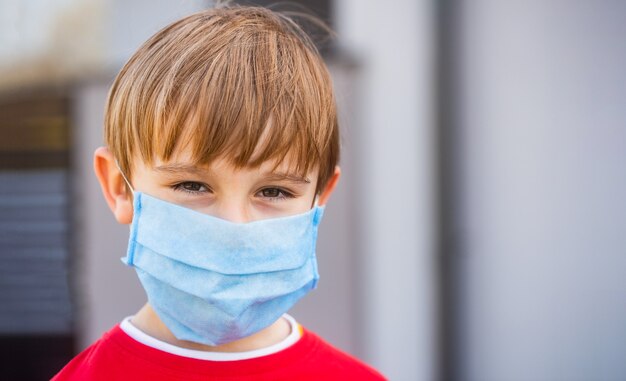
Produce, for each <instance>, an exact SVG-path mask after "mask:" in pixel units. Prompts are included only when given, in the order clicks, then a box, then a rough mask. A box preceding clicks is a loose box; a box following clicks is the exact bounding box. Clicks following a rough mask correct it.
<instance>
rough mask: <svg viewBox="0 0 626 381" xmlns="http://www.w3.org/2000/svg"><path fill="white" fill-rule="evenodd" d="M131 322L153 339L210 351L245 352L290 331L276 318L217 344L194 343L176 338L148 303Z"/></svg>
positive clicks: (267, 344)
mask: <svg viewBox="0 0 626 381" xmlns="http://www.w3.org/2000/svg"><path fill="white" fill-rule="evenodd" d="M131 323H132V324H133V325H134V326H135V327H136V328H138V329H140V330H141V331H143V332H144V333H146V334H147V335H149V336H152V337H154V338H155V339H158V340H161V341H164V342H166V343H168V344H172V345H175V346H177V347H180V348H187V349H193V350H198V351H210V352H246V351H252V350H255V349H261V348H265V347H269V346H270V345H273V344H277V343H279V342H281V341H282V340H284V339H285V338H286V337H287V336H289V333H290V332H291V326H290V324H289V322H288V321H287V320H285V319H284V318H280V319H278V320H277V321H276V322H274V324H272V325H270V326H269V327H267V328H265V329H263V330H261V331H259V332H257V333H255V334H253V335H251V336H248V337H244V338H243V339H239V340H236V341H232V342H230V343H226V344H221V345H217V346H210V345H204V344H198V343H194V342H192V341H185V340H178V339H177V338H176V337H175V336H174V334H172V332H171V331H170V330H169V329H168V328H167V326H166V325H165V323H163V321H162V320H161V319H160V318H159V316H158V315H157V314H156V312H155V311H154V309H152V306H151V305H150V303H146V305H145V306H143V307H142V308H141V309H140V310H139V312H137V313H136V314H135V316H133V317H132V318H131Z"/></svg>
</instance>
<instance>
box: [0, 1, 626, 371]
mask: <svg viewBox="0 0 626 381" xmlns="http://www.w3.org/2000/svg"><path fill="white" fill-rule="evenodd" d="M253 3H256V4H260V5H267V4H269V3H270V2H269V1H267V2H266V1H256V2H253ZM292 3H296V4H301V5H304V6H305V7H307V8H308V9H310V10H312V11H313V13H316V14H317V15H319V16H321V17H323V18H324V19H326V20H327V21H328V22H329V23H330V25H331V26H332V27H333V29H334V30H336V31H337V33H338V37H337V38H336V40H334V41H333V42H331V43H330V44H327V45H324V47H323V52H324V56H325V58H326V60H327V62H328V65H329V67H330V69H331V71H332V73H333V76H334V80H335V85H336V89H337V94H338V101H339V107H340V110H341V122H342V128H343V131H342V133H343V152H342V153H343V158H342V169H343V173H344V177H343V178H342V182H341V184H340V187H339V189H338V191H337V193H336V194H335V195H334V196H333V199H332V200H331V202H330V205H329V207H328V209H327V215H326V217H325V221H324V224H322V227H321V232H320V242H319V249H318V258H319V262H320V274H321V282H320V284H319V288H318V290H316V291H315V292H313V293H312V294H311V295H310V296H308V297H307V298H305V299H304V300H303V301H302V302H301V303H300V304H299V305H297V306H296V308H294V310H293V311H292V314H293V315H294V316H295V318H296V319H297V320H299V321H300V322H301V323H303V324H304V325H305V326H307V327H308V328H310V329H312V330H314V331H316V332H318V333H319V334H320V335H322V336H323V337H325V338H326V339H327V340H328V341H330V342H331V343H333V344H335V345H336V346H338V347H339V348H341V349H343V350H345V351H348V352H350V353H352V354H354V355H356V356H358V357H360V358H362V359H363V360H365V361H366V362H368V363H370V364H372V365H373V366H375V367H376V368H378V369H379V370H380V371H381V372H382V373H384V374H385V375H386V376H387V377H389V378H390V379H392V380H426V381H428V380H433V381H434V380H451V381H460V380H470V381H473V380H475V381H492V380H493V381H517V380H519V381H543V380H545V381H556V380H563V381H572V380H590V381H591V380H593V381H597V380H615V381H618V380H626V232H625V231H624V230H625V227H626V202H624V196H625V195H626V165H625V164H626V44H625V43H624V38H625V36H626V22H625V20H626V2H624V1H619V0H614V1H611V0H603V1H597V0H595V1H593V0H581V1H565V0H548V1H546V0H507V1H495V0H492V1H489V0H465V1H461V0H428V1H427V0H396V1H386V2H375V1H363V0H361V1H357V0H318V1H313V0H311V1H306V0H302V1H292ZM211 4H212V3H211V2H210V1H199V0H150V1H148V0H126V1H121V0H109V1H105V0H81V1H78V0H39V1H34V0H24V1H11V0H0V374H2V378H3V379H7V380H14V379H15V380H45V379H48V378H50V377H51V376H52V375H53V374H54V373H56V372H57V371H58V370H59V369H60V368H61V367H62V366H63V365H64V364H65V363H66V362H67V361H69V360H70V359H71V358H72V357H73V356H74V355H75V354H76V353H78V352H79V351H81V350H83V349H84V348H86V347H87V346H88V345H89V344H91V343H92V342H93V341H94V340H96V339H97V338H98V337H100V335H102V333H103V332H105V331H106V330H108V329H110V328H111V327H112V326H113V325H115V324H116V323H118V322H119V321H121V320H122V319H123V318H124V317H125V316H129V315H132V314H133V313H134V312H135V311H136V310H138V308H139V307H140V306H141V305H142V304H143V303H144V301H145V295H144V293H143V289H142V288H141V286H140V284H139V282H138V281H137V279H136V276H135V274H134V271H133V270H132V269H130V268H127V267H125V266H123V265H122V263H121V262H120V260H119V258H120V257H122V256H124V254H125V251H126V242H127V238H128V227H126V226H120V225H117V224H116V222H115V221H114V219H113V216H112V215H111V213H110V212H109V210H108V208H107V207H106V204H105V202H104V200H103V198H102V196H101V193H100V189H99V187H98V185H97V183H96V179H95V176H94V175H93V171H92V153H93V151H94V149H95V148H96V147H98V146H99V145H101V144H102V121H103V111H104V104H105V99H106V95H107V91H108V88H109V86H110V84H111V82H112V80H113V78H114V76H115V74H116V73H117V72H118V71H119V69H120V68H121V66H122V65H123V64H124V62H125V61H126V60H127V59H128V58H129V57H130V55H131V54H132V53H133V52H134V51H135V50H136V49H137V48H138V47H139V45H140V44H141V43H142V42H143V41H144V40H146V39H147V38H148V37H149V36H150V35H152V34H153V33H154V32H156V31H157V30H159V29H160V28H162V27H164V26H165V25H167V24H168V23H169V22H171V21H174V20H176V19H178V18H180V17H182V16H184V15H187V14H190V13H192V12H195V11H198V10H201V9H203V8H206V7H209V6H211Z"/></svg>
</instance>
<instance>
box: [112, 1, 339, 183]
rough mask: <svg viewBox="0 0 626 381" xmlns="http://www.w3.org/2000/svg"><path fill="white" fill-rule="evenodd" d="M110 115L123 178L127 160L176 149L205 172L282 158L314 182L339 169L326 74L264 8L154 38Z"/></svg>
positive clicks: (290, 29) (196, 21) (292, 30)
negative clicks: (223, 162) (313, 174)
mask: <svg viewBox="0 0 626 381" xmlns="http://www.w3.org/2000/svg"><path fill="white" fill-rule="evenodd" d="M109 109H110V110H111V112H110V115H108V116H107V121H106V124H107V129H108V130H107V131H108V132H107V134H106V139H107V143H108V144H109V146H111V147H112V149H113V151H114V154H115V155H116V157H120V156H122V157H120V160H119V161H120V165H121V166H122V167H123V168H122V169H124V170H126V171H130V168H129V167H130V162H129V160H130V159H129V158H128V157H124V156H130V155H129V153H130V154H132V153H135V154H138V155H139V156H140V158H141V159H142V160H143V161H144V162H145V163H148V164H153V163H154V160H155V159H157V158H158V159H161V160H163V161H169V160H170V159H171V158H172V157H173V156H174V155H175V154H176V153H177V152H180V151H181V150H187V151H188V152H189V153H190V154H191V157H192V160H193V161H194V162H195V163H196V164H201V165H209V164H210V163H211V162H212V161H213V160H215V159H217V158H225V159H227V160H228V161H230V162H231V163H232V164H233V165H234V166H236V167H258V166H260V165H261V164H262V163H264V162H266V161H268V160H275V161H276V166H278V165H280V164H281V163H283V161H284V160H285V159H287V158H288V159H289V164H290V166H291V167H292V168H293V170H295V171H297V172H298V173H300V174H305V173H307V172H308V171H309V170H311V169H312V168H313V167H314V166H316V165H320V178H323V177H329V176H330V175H331V174H332V172H330V173H327V172H329V170H330V171H332V170H334V165H335V164H336V162H337V160H338V126H337V116H336V108H335V100H334V96H333V91H332V83H331V80H330V75H329V73H328V71H327V69H326V66H325V64H324V62H323V60H322V58H321V57H320V55H319V53H318V52H317V50H316V48H315V46H314V45H313V43H312V42H311V40H310V39H309V38H308V37H307V36H306V35H305V34H304V32H302V30H301V29H300V28H299V27H298V26H297V25H296V24H295V23H294V22H293V21H292V20H291V19H289V18H287V17H286V16H281V15H280V14H276V13H274V12H271V11H269V10H266V9H263V8H249V7H245V8H233V9H213V10H211V11H207V12H203V13H201V14H196V15H192V16H190V17H188V18H186V19H182V20H180V21H178V22H176V23H174V24H172V25H170V26H169V27H167V28H165V29H164V30H162V31H160V32H159V33H157V34H156V35H155V36H153V37H152V38H151V39H150V40H148V41H147V42H146V43H145V44H144V46H142V48H141V49H140V50H139V51H138V52H137V53H136V54H135V56H133V58H131V60H130V61H129V62H128V63H127V65H126V66H125V67H124V69H123V70H122V72H121V73H120V76H118V78H117V79H116V82H115V83H114V86H113V87H112V89H111V95H110V105H109ZM110 126H115V128H116V129H118V131H116V132H115V133H113V130H114V128H109V127H110ZM120 132H121V133H120ZM116 147H117V148H116ZM115 151H118V152H115ZM124 151H125V152H126V153H124ZM118 154H119V155H118ZM325 162H328V163H325ZM331 162H332V163H331ZM325 164H328V165H331V166H332V168H330V169H328V168H326V167H325ZM328 165H326V166H328Z"/></svg>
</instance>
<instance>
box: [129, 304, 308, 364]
mask: <svg viewBox="0 0 626 381" xmlns="http://www.w3.org/2000/svg"><path fill="white" fill-rule="evenodd" d="M131 318H132V316H128V317H127V318H125V319H124V320H122V322H121V323H120V328H121V329H122V331H124V332H125V333H126V334H127V335H128V336H130V337H131V338H133V339H135V340H136V341H138V342H140V343H141V344H144V345H147V346H149V347H152V348H154V349H158V350H160V351H163V352H167V353H171V354H173V355H178V356H182V357H189V358H193V359H198V360H210V361H237V360H248V359H253V358H257V357H262V356H267V355H271V354H274V353H277V352H280V351H282V350H283V349H286V348H288V347H290V346H291V345H293V344H295V343H296V342H297V341H298V340H299V339H300V329H299V326H298V323H297V322H296V320H295V319H294V318H293V317H291V316H289V315H287V314H284V315H283V318H285V319H287V321H288V322H289V326H290V327H291V332H290V333H289V336H287V337H286V338H285V339H283V340H282V341H280V342H278V343H276V344H273V345H270V346H269V347H265V348H260V349H254V350H251V351H245V352H208V351H199V350H195V349H187V348H181V347H178V346H176V345H172V344H169V343H166V342H164V341H161V340H159V339H156V338H154V337H152V336H150V335H148V334H146V333H145V332H143V331H141V330H140V329H139V328H137V327H135V326H134V325H133V324H132V323H131V322H130V319H131Z"/></svg>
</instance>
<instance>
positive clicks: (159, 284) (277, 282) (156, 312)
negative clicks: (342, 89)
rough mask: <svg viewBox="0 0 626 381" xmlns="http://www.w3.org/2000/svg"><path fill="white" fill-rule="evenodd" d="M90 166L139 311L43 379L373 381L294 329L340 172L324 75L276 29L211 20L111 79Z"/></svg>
mask: <svg viewBox="0 0 626 381" xmlns="http://www.w3.org/2000/svg"><path fill="white" fill-rule="evenodd" d="M105 141H106V144H107V147H106V148H105V147H101V148H99V149H98V150H96V152H95V155H94V168H95V172H96V175H97V177H98V180H99V181H100V184H101V186H102V191H103V194H104V197H105V199H106V201H107V203H108V205H109V207H110V208H111V210H112V211H113V214H114V216H115V218H116V219H117V221H118V222H119V223H122V224H131V233H130V239H129V248H128V252H127V255H126V257H125V258H124V259H123V261H124V262H125V263H126V264H127V265H129V266H132V267H134V268H135V270H136V272H137V275H138V276H139V279H140V281H141V283H142V285H143V287H144V288H145V291H146V294H147V296H148V303H147V304H146V305H145V306H144V307H143V308H141V309H140V310H139V311H138V312H137V313H136V314H135V315H134V316H131V317H129V318H126V319H124V320H123V321H122V323H120V324H119V325H117V326H116V327H114V328H113V329H112V330H111V331H109V332H107V333H105V334H104V336H103V337H102V338H101V339H100V340H98V341H97V342H96V343H94V344H93V345H92V346H90V347H89V348H87V349H86V350H85V351H84V352H82V353H81V354H79V355H78V356H77V357H76V358H75V359H74V360H72V361H71V362H70V363H69V364H68V365H67V366H66V367H65V368H64V369H63V370H61V372H60V373H59V374H57V375H56V376H55V380H78V379H80V380H86V379H89V380H100V379H101V380H119V379H123V380H144V379H145V380H148V379H149V380H209V379H210V380H221V379H224V380H226V379H227V380H281V379H295V380H306V379H311V380H313V379H315V380H332V379H341V380H352V379H355V380H356V379H358V380H380V379H383V377H382V376H381V375H380V374H378V373H377V372H376V371H375V370H373V369H372V368H370V367H368V366H367V365H365V364H363V363H361V362H359V361H358V360H356V359H354V358H352V357H350V356H349V355H347V354H344V353H342V352H340V351H338V350H337V349H335V348H333V347H331V346H330V345H329V344H327V343H326V342H324V341H323V340H321V339H320V338H319V337H317V336H316V335H315V334H313V333H311V332H309V331H307V330H306V329H304V328H302V327H301V326H300V325H298V324H297V323H296V322H295V320H294V319H293V318H292V317H290V316H289V315H286V312H287V311H288V309H289V308H290V307H291V306H292V305H293V304H294V303H296V302H297V300H299V299H300V298H301V297H302V296H304V295H305V294H306V293H307V292H309V291H310V290H311V289H313V288H315V287H316V284H317V279H318V273H317V262H316V259H315V240H316V238H317V226H318V224H319V222H320V219H321V217H322V214H323V206H324V205H325V204H326V202H327V201H328V199H329V197H330V195H331V194H332V192H333V190H334V188H335V186H336V184H337V181H338V180H339V176H340V171H339V167H337V162H338V158H339V131H338V126H337V117H336V109H335V101H334V96H333V92H332V85H331V80H330V77H329V74H328V72H327V69H326V67H325V65H324V63H323V61H322V58H321V57H320V55H319V53H318V52H317V50H316V49H315V47H314V45H313V44H312V42H311V41H310V39H309V38H308V37H307V36H306V35H305V34H304V33H303V32H302V30H301V29H300V28H299V27H298V26H297V25H296V24H295V23H294V22H293V21H292V20H291V19H289V18H288V17H286V16H284V15H280V14H277V13H274V12H272V11H269V10H267V9H263V8H255V7H220V8H217V9H210V10H207V11H204V12H200V13H197V14H194V15H191V16H189V17H186V18H184V19H182V20H180V21H178V22H175V23H173V24H171V25H170V26H168V27H166V28H164V29H163V30H161V31H160V32H158V33H157V34H156V35H154V36H153V37H152V38H150V39H149V40H148V41H147V42H146V43H145V44H144V45H143V46H142V47H141V48H140V49H139V50H138V51H137V53H135V55H134V56H133V57H132V58H131V59H130V60H129V62H128V63H127V64H126V65H125V66H124V68H123V69H122V71H121V72H120V74H119V75H118V77H117V78H116V80H115V82H114V84H113V86H112V88H111V91H110V94H109V100H108V104H107V110H106V116H105Z"/></svg>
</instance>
